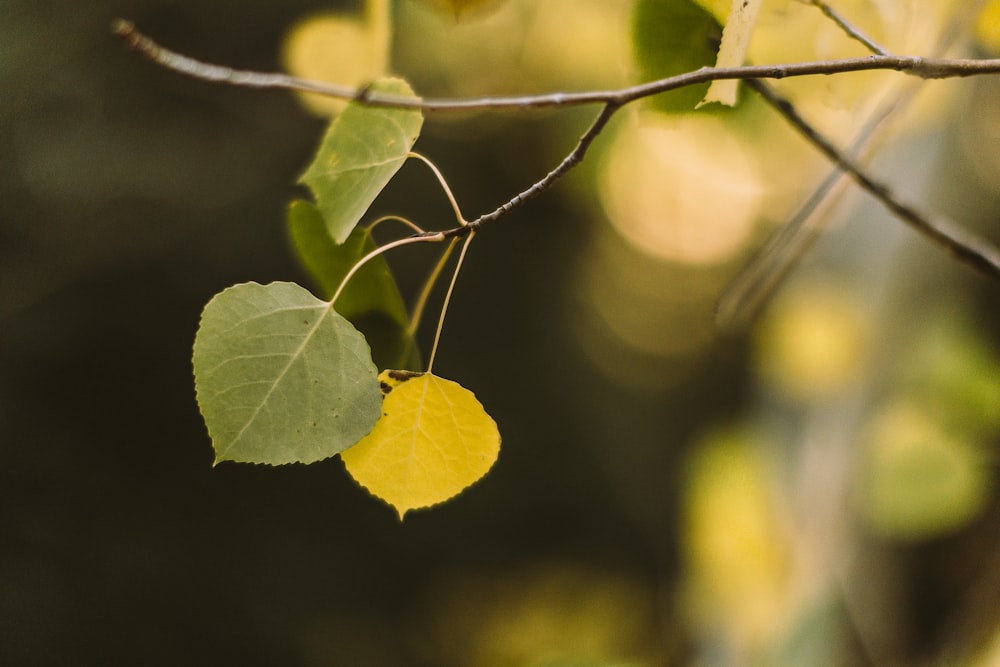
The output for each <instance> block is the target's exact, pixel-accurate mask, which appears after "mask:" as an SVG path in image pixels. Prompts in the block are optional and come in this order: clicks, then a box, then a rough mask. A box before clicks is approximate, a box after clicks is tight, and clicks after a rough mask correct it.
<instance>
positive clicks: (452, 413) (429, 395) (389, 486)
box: [340, 371, 500, 519]
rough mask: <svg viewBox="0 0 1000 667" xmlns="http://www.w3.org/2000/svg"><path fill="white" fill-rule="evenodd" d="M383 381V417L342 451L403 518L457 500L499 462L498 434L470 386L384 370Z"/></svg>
mask: <svg viewBox="0 0 1000 667" xmlns="http://www.w3.org/2000/svg"><path fill="white" fill-rule="evenodd" d="M379 380H380V381H381V383H382V392H383V393H384V394H385V398H384V400H383V403H382V413H383V415H382V418H381V419H380V420H379V422H378V423H377V424H376V425H375V428H374V429H372V432H371V433H370V434H368V436H366V437H365V439H364V440H362V441H361V442H359V443H358V444H357V445H355V446H354V447H351V448H350V449H348V450H347V451H345V452H343V453H342V454H341V455H340V456H341V459H342V460H343V461H344V465H345V466H346V467H347V471H348V472H349V473H350V474H351V476H352V477H354V479H355V480H356V481H357V482H358V483H359V484H361V485H362V486H364V487H365V488H367V489H368V490H369V491H370V492H371V493H372V494H373V495H376V496H378V497H379V498H382V499H383V500H385V501H386V502H387V503H389V504H390V505H392V506H393V507H394V508H396V511H397V512H399V518H400V519H402V518H403V515H404V514H406V512H408V511H410V510H412V509H417V508H420V507H428V506H430V505H436V504H437V503H441V502H444V501H445V500H448V499H449V498H452V497H453V496H455V495H457V494H459V493H460V492H461V491H462V490H463V489H465V488H466V487H467V486H469V485H470V484H472V483H473V482H476V481H477V480H479V479H480V478H482V477H483V475H485V474H486V473H487V472H488V471H489V469H490V468H491V467H492V466H493V463H494V462H495V461H496V460H497V456H498V455H499V453H500V432H499V431H498V430H497V425H496V422H494V421H493V419H492V418H491V417H490V416H489V415H488V414H486V411H485V410H483V406H482V405H481V404H480V403H479V401H478V400H476V397H475V396H474V395H473V394H472V392H471V391H469V390H468V389H466V388H465V387H463V386H462V385H460V384H458V383H456V382H452V381H451V380H445V379H443V378H439V377H437V376H436V375H432V374H430V373H405V372H400V371H384V372H382V374H381V375H379Z"/></svg>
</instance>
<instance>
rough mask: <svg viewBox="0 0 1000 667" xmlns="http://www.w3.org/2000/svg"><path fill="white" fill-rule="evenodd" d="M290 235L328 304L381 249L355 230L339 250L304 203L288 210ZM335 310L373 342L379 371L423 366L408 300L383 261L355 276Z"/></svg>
mask: <svg viewBox="0 0 1000 667" xmlns="http://www.w3.org/2000/svg"><path fill="white" fill-rule="evenodd" d="M288 231H289V235H290V236H291V239H292V245H293V246H294V247H295V251H296V254H297V255H298V256H299V259H300V260H301V261H302V264H303V265H304V266H305V268H306V269H307V270H308V271H309V273H310V275H312V277H313V278H314V279H315V280H316V282H317V283H318V284H319V287H320V290H321V292H322V294H323V296H325V297H327V298H329V297H332V296H333V294H334V292H336V291H337V287H339V286H340V283H341V281H343V279H344V276H346V275H347V273H348V272H349V271H350V270H351V268H352V267H354V265H355V264H357V263H358V262H359V261H360V260H361V258H363V257H364V256H365V255H367V254H368V253H369V252H371V251H372V250H375V248H376V245H375V240H374V239H373V238H372V235H371V232H370V231H369V230H368V229H367V228H364V227H357V228H355V229H354V231H352V232H351V234H350V236H348V237H347V240H346V241H344V243H343V244H342V245H338V244H337V243H335V242H334V240H333V239H332V238H331V237H330V234H329V232H328V231H327V228H326V224H325V223H324V222H323V215H322V214H321V213H320V212H319V209H317V208H316V207H315V206H313V205H312V204H311V203H309V202H307V201H303V200H301V199H299V200H295V201H293V202H292V203H291V204H290V205H289V207H288ZM334 307H335V308H336V310H337V312H338V313H340V314H341V315H343V316H344V317H345V318H347V319H348V320H349V321H350V322H351V324H353V325H354V326H355V327H357V328H358V329H359V330H360V331H361V333H363V334H364V335H365V338H367V339H368V343H369V345H371V348H372V356H373V358H374V360H375V364H376V365H377V366H378V367H379V368H410V369H416V368H418V367H419V366H420V353H419V350H418V349H417V344H416V341H415V340H414V339H413V336H412V335H411V334H410V332H409V330H408V327H409V316H408V315H407V312H406V306H405V305H404V304H403V297H402V296H401V295H400V293H399V288H398V287H397V285H396V280H395V279H394V278H393V276H392V272H391V271H390V270H389V265H388V264H387V263H386V261H385V258H384V257H383V256H379V257H376V258H374V259H372V260H370V261H369V262H367V263H366V264H365V265H364V266H363V267H361V269H359V270H358V272H357V273H356V274H354V276H353V277H352V278H351V280H350V282H348V283H347V287H345V288H344V291H343V292H341V294H340V296H339V297H338V298H337V303H335V304H334Z"/></svg>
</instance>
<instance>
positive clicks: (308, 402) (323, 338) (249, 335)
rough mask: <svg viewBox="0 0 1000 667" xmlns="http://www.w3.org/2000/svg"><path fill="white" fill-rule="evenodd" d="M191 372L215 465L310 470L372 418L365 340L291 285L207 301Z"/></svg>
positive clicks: (374, 388)
mask: <svg viewBox="0 0 1000 667" xmlns="http://www.w3.org/2000/svg"><path fill="white" fill-rule="evenodd" d="M193 362H194V379H195V390H196V392H197V396H198V407H199V408H200V409H201V413H202V416H203V417H204V418H205V425H206V426H207V427H208V433H209V435H210V436H211V438H212V446H213V447H214V448H215V457H216V461H217V462H218V461H224V460H230V461H243V462H247V463H268V464H272V465H277V464H282V463H295V462H301V463H312V462H314V461H319V460H321V459H325V458H328V457H330V456H333V455H334V454H336V453H338V452H340V451H342V450H344V449H346V448H347V447H350V446H351V445H353V444H354V443H356V442H357V441H358V440H360V439H361V438H362V437H364V436H365V435H366V434H367V433H368V432H369V431H370V430H371V428H372V426H374V424H375V422H376V421H377V420H378V418H379V414H380V412H379V410H380V407H381V405H380V400H379V398H380V397H379V388H378V387H379V386H378V379H377V375H376V373H377V371H376V369H375V365H374V364H373V363H372V360H371V353H370V351H369V349H368V343H367V342H366V341H365V338H364V336H362V335H361V334H360V333H359V332H358V331H357V330H356V329H355V328H354V327H353V326H351V324H350V322H348V321H347V320H345V319H344V318H343V317H341V316H340V315H339V314H337V313H336V312H335V311H334V310H333V309H332V308H331V307H330V304H329V303H328V302H326V301H321V300H319V299H317V298H316V297H314V296H313V295H312V294H310V293H309V292H308V291H306V290H305V289H303V288H302V287H299V286H298V285H295V284H294V283H280V282H279V283H271V284H269V285H260V284H258V283H243V284H240V285H235V286H233V287H230V288H228V289H226V290H224V291H222V292H220V293H219V294H217V295H215V297H214V298H213V299H212V300H211V301H209V302H208V305H206V306H205V310H204V311H203V313H202V317H201V325H200V326H199V328H198V333H197V335H196V336H195V342H194V358H193Z"/></svg>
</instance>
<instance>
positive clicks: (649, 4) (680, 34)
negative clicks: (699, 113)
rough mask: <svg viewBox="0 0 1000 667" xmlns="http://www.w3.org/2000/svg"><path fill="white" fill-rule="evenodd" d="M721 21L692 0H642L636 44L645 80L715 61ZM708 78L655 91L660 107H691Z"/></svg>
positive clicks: (634, 37) (704, 89) (637, 11)
mask: <svg viewBox="0 0 1000 667" xmlns="http://www.w3.org/2000/svg"><path fill="white" fill-rule="evenodd" d="M721 35H722V26H721V25H720V24H719V22H718V21H717V20H716V18H715V17H714V16H712V14H711V13H710V12H709V11H708V10H706V9H705V8H703V7H701V6H700V5H698V4H697V3H695V2H693V1H692V0H638V2H636V5H635V8H634V10H633V14H632V45H633V49H634V50H635V56H636V62H637V63H638V64H639V71H640V76H641V78H642V80H643V81H652V80H655V79H663V78H665V77H668V76H673V75H675V74H683V73H685V72H691V71H693V70H696V69H698V68H700V67H704V66H710V65H714V64H715V56H716V51H717V48H718V40H719V38H720V37H721ZM707 92H708V84H707V83H704V84H699V85H697V86H688V87H686V88H681V89H679V90H675V91H671V92H669V93H664V94H662V95H657V96H656V97H654V98H652V99H651V104H652V106H653V108H654V109H656V110H657V111H666V112H670V113H677V112H686V111H693V110H694V108H695V106H696V105H697V104H698V102H700V101H701V100H702V98H704V97H705V94H706V93H707Z"/></svg>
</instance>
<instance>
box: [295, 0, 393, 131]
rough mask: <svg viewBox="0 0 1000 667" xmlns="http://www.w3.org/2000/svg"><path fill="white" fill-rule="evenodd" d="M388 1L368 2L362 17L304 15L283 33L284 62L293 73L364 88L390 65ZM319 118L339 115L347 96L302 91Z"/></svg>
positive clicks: (306, 102)
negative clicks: (285, 33) (334, 96)
mask: <svg viewBox="0 0 1000 667" xmlns="http://www.w3.org/2000/svg"><path fill="white" fill-rule="evenodd" d="M390 24H391V22H390V20H389V3H388V0H368V2H366V3H365V12H364V15H363V16H354V15H345V14H332V13H324V14H317V15H313V16H310V17H308V18H306V19H303V20H302V21H300V22H299V23H297V24H296V25H294V26H293V27H292V29H291V30H290V31H289V32H288V34H287V35H286V36H285V39H284V42H283V44H282V60H283V62H284V65H285V68H286V69H287V70H288V71H289V72H291V73H292V74H293V75H295V76H299V77H302V78H305V79H313V80H316V81H328V82H330V83H339V84H342V85H345V86H362V85H365V84H368V83H371V82H372V81H374V80H375V79H378V78H379V77H381V76H383V75H385V73H386V72H387V71H388V69H389V50H390V42H391V39H392V35H391V29H390ZM299 100H300V101H301V102H302V104H303V105H304V106H305V107H306V108H307V109H308V110H309V111H311V112H313V113H315V114H316V115H319V116H329V115H333V114H337V113H340V112H341V111H343V109H344V107H345V106H346V105H347V102H346V101H345V100H340V99H335V98H332V97H325V96H322V95H316V94H312V93H299Z"/></svg>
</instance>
